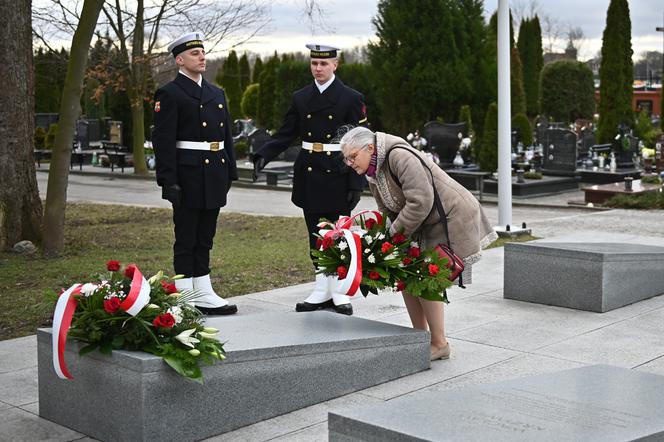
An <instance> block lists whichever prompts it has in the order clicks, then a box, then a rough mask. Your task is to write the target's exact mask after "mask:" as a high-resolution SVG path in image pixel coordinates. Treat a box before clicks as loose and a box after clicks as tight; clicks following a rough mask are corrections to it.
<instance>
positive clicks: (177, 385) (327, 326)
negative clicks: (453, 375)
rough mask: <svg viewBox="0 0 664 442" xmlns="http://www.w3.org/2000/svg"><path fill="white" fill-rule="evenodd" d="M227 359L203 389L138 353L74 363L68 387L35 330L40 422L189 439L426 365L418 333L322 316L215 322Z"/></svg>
mask: <svg viewBox="0 0 664 442" xmlns="http://www.w3.org/2000/svg"><path fill="white" fill-rule="evenodd" d="M206 325H207V326H211V327H216V328H218V329H219V330H221V332H220V339H223V341H224V342H225V344H224V347H225V349H226V351H227V352H228V358H227V359H226V360H225V361H223V362H221V363H216V364H214V365H212V366H207V365H203V366H202V371H203V377H204V383H203V384H198V383H196V382H192V381H191V380H188V379H185V378H183V377H181V376H179V375H178V374H176V373H175V371H173V370H172V369H171V368H170V367H168V366H167V364H166V363H165V362H164V361H163V360H162V359H161V358H159V357H156V356H154V355H151V354H148V353H143V352H131V351H113V353H112V356H110V357H109V356H104V355H101V354H99V353H97V352H94V353H90V354H89V355H86V356H82V357H81V356H79V355H78V351H77V350H78V349H79V348H80V347H82V346H83V345H84V344H81V343H78V342H69V343H68V344H67V349H66V353H65V359H66V361H67V364H68V368H69V371H70V372H71V374H72V376H73V377H74V379H73V380H62V379H59V378H58V377H57V376H56V375H55V373H54V370H53V360H52V358H53V356H52V351H53V349H52V344H51V338H52V331H51V329H40V330H38V332H37V342H38V350H37V354H38V381H39V415H40V416H41V417H43V418H45V419H48V420H50V421H53V422H56V423H58V424H60V425H64V426H67V427H69V428H72V429H75V430H76V431H79V432H81V433H84V434H87V435H89V436H92V437H94V438H96V439H100V440H126V441H178V442H180V441H195V440H201V439H204V438H207V437H211V436H214V435H217V434H221V433H224V432H227V431H231V430H234V429H236V428H239V427H243V426H246V425H250V424H253V423H256V422H259V421H262V420H265V419H269V418H272V417H275V416H279V415H281V414H284V413H288V412H291V411H293V410H297V409H299V408H303V407H308V406H310V405H314V404H317V403H320V402H324V401H327V400H330V399H332V398H335V397H339V396H343V395H346V394H349V393H351V392H354V391H358V390H362V389H364V388H368V387H371V386H374V385H377V384H380V383H383V382H387V381H389V380H393V379H397V378H399V377H402V376H406V375H409V374H413V373H417V372H420V371H423V370H426V369H427V368H429V367H430V361H429V358H430V338H429V334H428V333H427V332H425V331H422V330H415V329H412V328H406V327H400V326H397V325H393V324H388V323H384V322H377V321H370V320H367V319H362V318H357V317H352V316H350V317H349V316H345V315H339V314H335V313H331V312H325V311H319V312H310V313H295V312H291V313H261V314H253V315H251V314H238V315H235V316H234V317H211V318H208V319H207V320H206Z"/></svg>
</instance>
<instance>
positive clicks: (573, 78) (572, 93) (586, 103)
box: [540, 60, 595, 123]
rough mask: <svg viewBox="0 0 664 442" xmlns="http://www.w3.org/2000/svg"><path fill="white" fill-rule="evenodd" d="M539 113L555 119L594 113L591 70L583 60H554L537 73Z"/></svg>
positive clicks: (576, 117) (588, 117)
mask: <svg viewBox="0 0 664 442" xmlns="http://www.w3.org/2000/svg"><path fill="white" fill-rule="evenodd" d="M540 106H541V109H542V113H543V114H545V115H549V116H551V117H553V118H554V119H555V120H556V121H564V122H566V123H569V122H572V121H574V120H576V119H579V118H584V119H592V118H593V114H594V113H595V83H594V80H593V72H592V71H591V70H590V68H589V67H588V66H586V65H585V64H584V63H581V62H578V61H571V60H558V61H554V62H552V63H549V64H547V65H546V66H544V68H543V69H542V74H541V76H540Z"/></svg>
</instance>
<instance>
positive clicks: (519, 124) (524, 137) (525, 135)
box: [512, 114, 533, 146]
mask: <svg viewBox="0 0 664 442" xmlns="http://www.w3.org/2000/svg"><path fill="white" fill-rule="evenodd" d="M515 128H518V129H519V133H520V134H521V142H522V143H523V145H524V146H532V144H533V128H532V127H531V126H530V121H528V117H527V116H526V114H516V115H515V116H513V117H512V129H515Z"/></svg>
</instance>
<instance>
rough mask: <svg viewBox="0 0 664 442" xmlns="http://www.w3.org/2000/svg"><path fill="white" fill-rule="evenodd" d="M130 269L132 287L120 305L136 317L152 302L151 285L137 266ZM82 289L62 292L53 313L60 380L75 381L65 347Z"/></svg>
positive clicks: (55, 362)
mask: <svg viewBox="0 0 664 442" xmlns="http://www.w3.org/2000/svg"><path fill="white" fill-rule="evenodd" d="M130 268H131V269H133V270H132V274H131V278H132V279H131V286H130V289H129V293H128V294H127V297H126V298H125V299H124V301H122V303H121V304H120V308H121V309H122V310H124V311H126V312H127V313H129V314H130V315H131V316H136V315H137V314H138V313H139V312H140V311H141V310H142V309H143V307H145V306H146V305H147V304H148V303H149V302H150V284H149V283H148V282H147V281H146V279H145V278H144V277H143V274H142V273H141V271H140V270H138V268H137V267H136V266H134V265H130V266H127V269H130ZM82 288H83V284H74V285H72V286H71V287H69V288H68V289H67V290H65V291H64V292H62V293H61V294H60V296H59V297H58V302H57V303H56V305H55V312H54V313H53V337H52V338H53V339H52V346H53V369H54V370H55V374H56V375H58V377H59V378H60V379H73V376H72V375H71V373H69V370H68V369H67V364H66V363H65V347H66V345H67V333H68V332H69V327H70V326H71V321H72V319H73V317H74V312H75V311H76V306H77V305H78V298H79V297H80V296H81V289H82Z"/></svg>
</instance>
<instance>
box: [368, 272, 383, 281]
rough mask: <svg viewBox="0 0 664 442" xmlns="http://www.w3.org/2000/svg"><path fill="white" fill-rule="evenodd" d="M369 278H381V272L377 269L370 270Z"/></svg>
mask: <svg viewBox="0 0 664 442" xmlns="http://www.w3.org/2000/svg"><path fill="white" fill-rule="evenodd" d="M369 279H373V280H376V279H380V273H378V272H377V271H375V270H372V271H370V272H369Z"/></svg>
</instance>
